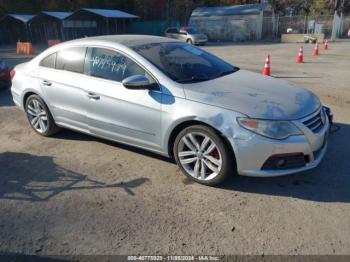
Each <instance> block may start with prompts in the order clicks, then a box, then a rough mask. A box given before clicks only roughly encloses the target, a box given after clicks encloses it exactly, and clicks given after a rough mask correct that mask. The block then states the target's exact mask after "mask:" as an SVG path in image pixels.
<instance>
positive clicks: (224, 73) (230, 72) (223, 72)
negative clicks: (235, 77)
mask: <svg viewBox="0 0 350 262" xmlns="http://www.w3.org/2000/svg"><path fill="white" fill-rule="evenodd" d="M236 71H237V70H229V71H222V72H220V73H219V74H217V75H216V76H214V77H213V78H212V79H215V78H218V77H222V76H225V75H229V74H232V73H234V72H236Z"/></svg>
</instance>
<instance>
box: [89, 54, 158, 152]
mask: <svg viewBox="0 0 350 262" xmlns="http://www.w3.org/2000/svg"><path fill="white" fill-rule="evenodd" d="M85 73H86V74H87V75H89V76H90V77H89V80H88V81H87V83H86V85H85V90H86V99H87V100H88V104H89V105H88V107H87V117H88V118H89V129H90V132H91V133H94V134H97V135H99V136H104V137H108V138H110V139H113V140H117V141H121V142H126V143H129V144H134V145H137V146H141V147H147V148H150V147H151V148H153V149H155V150H159V148H160V137H159V134H160V118H161V113H160V110H161V103H160V101H161V92H160V91H159V90H130V89H126V88H125V87H124V86H123V85H122V83H121V81H122V80H123V79H125V78H127V77H129V76H132V75H146V76H148V77H149V79H152V78H151V76H149V75H147V73H146V71H145V70H144V69H143V68H141V67H140V66H139V65H138V64H137V63H135V62H134V61H133V60H131V59H130V58H128V57H126V56H124V55H122V54H120V53H118V52H116V51H114V50H110V49H105V48H89V49H88V53H87V58H86V63H85ZM151 81H154V80H151Z"/></svg>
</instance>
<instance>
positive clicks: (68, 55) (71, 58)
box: [56, 47, 86, 73]
mask: <svg viewBox="0 0 350 262" xmlns="http://www.w3.org/2000/svg"><path fill="white" fill-rule="evenodd" d="M85 53H86V48H85V47H71V48H67V49H64V50H62V51H59V52H58V53H57V59H56V69H61V70H66V71H71V72H76V73H83V72H84V60H85Z"/></svg>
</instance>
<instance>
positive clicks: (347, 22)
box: [340, 16, 350, 38]
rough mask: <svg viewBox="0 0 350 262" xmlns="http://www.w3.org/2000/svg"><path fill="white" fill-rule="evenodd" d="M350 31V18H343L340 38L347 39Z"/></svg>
mask: <svg viewBox="0 0 350 262" xmlns="http://www.w3.org/2000/svg"><path fill="white" fill-rule="evenodd" d="M349 31H350V16H347V17H343V24H342V27H341V30H340V37H341V38H347V37H348V32H349Z"/></svg>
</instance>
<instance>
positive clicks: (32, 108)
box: [27, 99, 48, 133]
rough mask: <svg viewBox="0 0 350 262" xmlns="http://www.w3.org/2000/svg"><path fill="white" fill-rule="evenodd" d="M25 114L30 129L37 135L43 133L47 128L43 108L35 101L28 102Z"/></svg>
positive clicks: (46, 118) (45, 113) (45, 114)
mask: <svg viewBox="0 0 350 262" xmlns="http://www.w3.org/2000/svg"><path fill="white" fill-rule="evenodd" d="M27 114H28V118H29V122H30V124H31V125H32V127H33V128H34V129H35V130H36V131H38V132H39V133H44V132H45V131H46V130H47V127H48V117H47V112H46V111H45V109H44V106H43V105H42V104H41V102H40V101H38V100H37V99H32V100H30V101H29V103H28V106H27Z"/></svg>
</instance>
